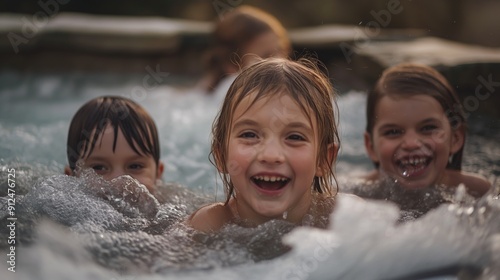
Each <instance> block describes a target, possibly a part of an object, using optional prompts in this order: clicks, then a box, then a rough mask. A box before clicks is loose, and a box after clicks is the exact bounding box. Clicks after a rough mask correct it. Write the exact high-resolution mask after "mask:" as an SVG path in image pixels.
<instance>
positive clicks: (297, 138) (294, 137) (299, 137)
mask: <svg viewBox="0 0 500 280" xmlns="http://www.w3.org/2000/svg"><path fill="white" fill-rule="evenodd" d="M287 138H288V139H290V140H293V141H304V140H306V139H305V138H304V137H302V135H300V134H291V135H289V136H288V137H287Z"/></svg>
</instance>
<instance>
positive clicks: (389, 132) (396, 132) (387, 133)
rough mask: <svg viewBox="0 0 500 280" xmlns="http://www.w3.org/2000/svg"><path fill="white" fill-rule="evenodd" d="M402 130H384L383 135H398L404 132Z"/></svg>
mask: <svg viewBox="0 0 500 280" xmlns="http://www.w3.org/2000/svg"><path fill="white" fill-rule="evenodd" d="M402 132H403V131H402V130H401V129H397V128H391V129H388V130H386V131H384V133H383V135H384V136H397V135H400V134H402Z"/></svg>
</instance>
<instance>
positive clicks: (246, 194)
mask: <svg viewBox="0 0 500 280" xmlns="http://www.w3.org/2000/svg"><path fill="white" fill-rule="evenodd" d="M252 99H253V94H250V95H249V96H247V97H245V98H244V99H243V100H242V101H241V103H240V104H239V105H238V106H237V107H236V109H235V111H234V114H233V116H232V120H231V126H230V130H229V139H228V149H227V162H226V163H225V164H226V166H227V170H228V173H229V176H230V178H231V182H232V183H233V185H234V191H235V195H236V202H237V203H236V205H237V208H238V212H239V215H240V217H241V218H243V219H247V220H249V221H251V222H254V223H257V224H260V223H263V222H265V221H267V220H270V219H272V218H277V217H282V216H283V214H284V212H287V217H288V220H290V221H293V222H298V221H300V220H301V219H302V217H303V215H304V214H305V213H306V212H307V211H308V209H309V205H310V201H311V185H312V182H313V179H314V176H320V175H321V172H320V171H319V170H320V169H319V168H318V166H317V165H318V158H317V154H318V146H317V145H318V144H317V143H318V139H317V125H316V120H315V119H314V118H313V119H312V120H311V121H310V120H309V118H308V117H307V115H305V114H304V113H303V112H302V110H301V109H300V107H299V106H298V105H297V103H296V102H295V101H294V100H293V99H292V98H291V97H289V96H287V95H286V94H276V95H274V96H272V97H264V98H262V99H260V100H259V101H257V102H255V103H254V104H253V105H251V107H249V106H250V104H251V101H252Z"/></svg>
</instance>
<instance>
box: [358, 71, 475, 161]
mask: <svg viewBox="0 0 500 280" xmlns="http://www.w3.org/2000/svg"><path fill="white" fill-rule="evenodd" d="M414 95H427V96H430V97H432V98H434V99H436V100H437V101H438V102H439V104H441V107H442V108H443V111H444V112H445V114H446V116H447V118H448V120H449V122H450V126H451V128H452V129H464V131H465V129H466V128H467V123H466V118H465V113H464V111H463V108H462V105H461V103H460V100H459V99H458V96H457V93H456V92H455V90H454V89H453V87H452V86H451V85H450V83H449V82H448V80H446V78H445V77H444V76H443V75H441V74H440V73H439V72H438V71H437V70H436V69H434V68H432V67H430V66H426V65H420V64H415V63H403V64H399V65H396V66H393V67H390V68H388V69H386V70H385V71H384V72H383V73H382V76H381V77H380V78H379V79H378V81H377V83H376V84H375V87H374V88H373V89H372V90H371V91H370V92H369V93H368V98H367V104H366V132H367V133H369V134H370V135H372V132H373V127H374V125H375V120H376V114H375V112H376V108H377V104H378V102H379V101H380V99H381V98H382V97H383V96H390V97H397V98H404V97H409V96H414ZM370 137H371V136H370ZM464 137H465V135H464ZM462 154H463V146H462V147H461V148H460V150H459V151H457V152H456V153H455V154H453V155H452V159H451V161H450V162H449V163H448V165H447V166H446V168H448V169H453V170H460V169H461V168H462ZM374 164H375V166H376V167H377V168H378V163H377V162H374Z"/></svg>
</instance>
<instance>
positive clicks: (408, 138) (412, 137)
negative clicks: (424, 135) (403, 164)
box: [402, 131, 422, 149]
mask: <svg viewBox="0 0 500 280" xmlns="http://www.w3.org/2000/svg"><path fill="white" fill-rule="evenodd" d="M402 146H403V148H405V149H418V148H420V147H422V140H421V139H420V136H419V135H418V134H417V133H415V132H413V131H408V132H406V133H405V135H404V137H403V144H402Z"/></svg>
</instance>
